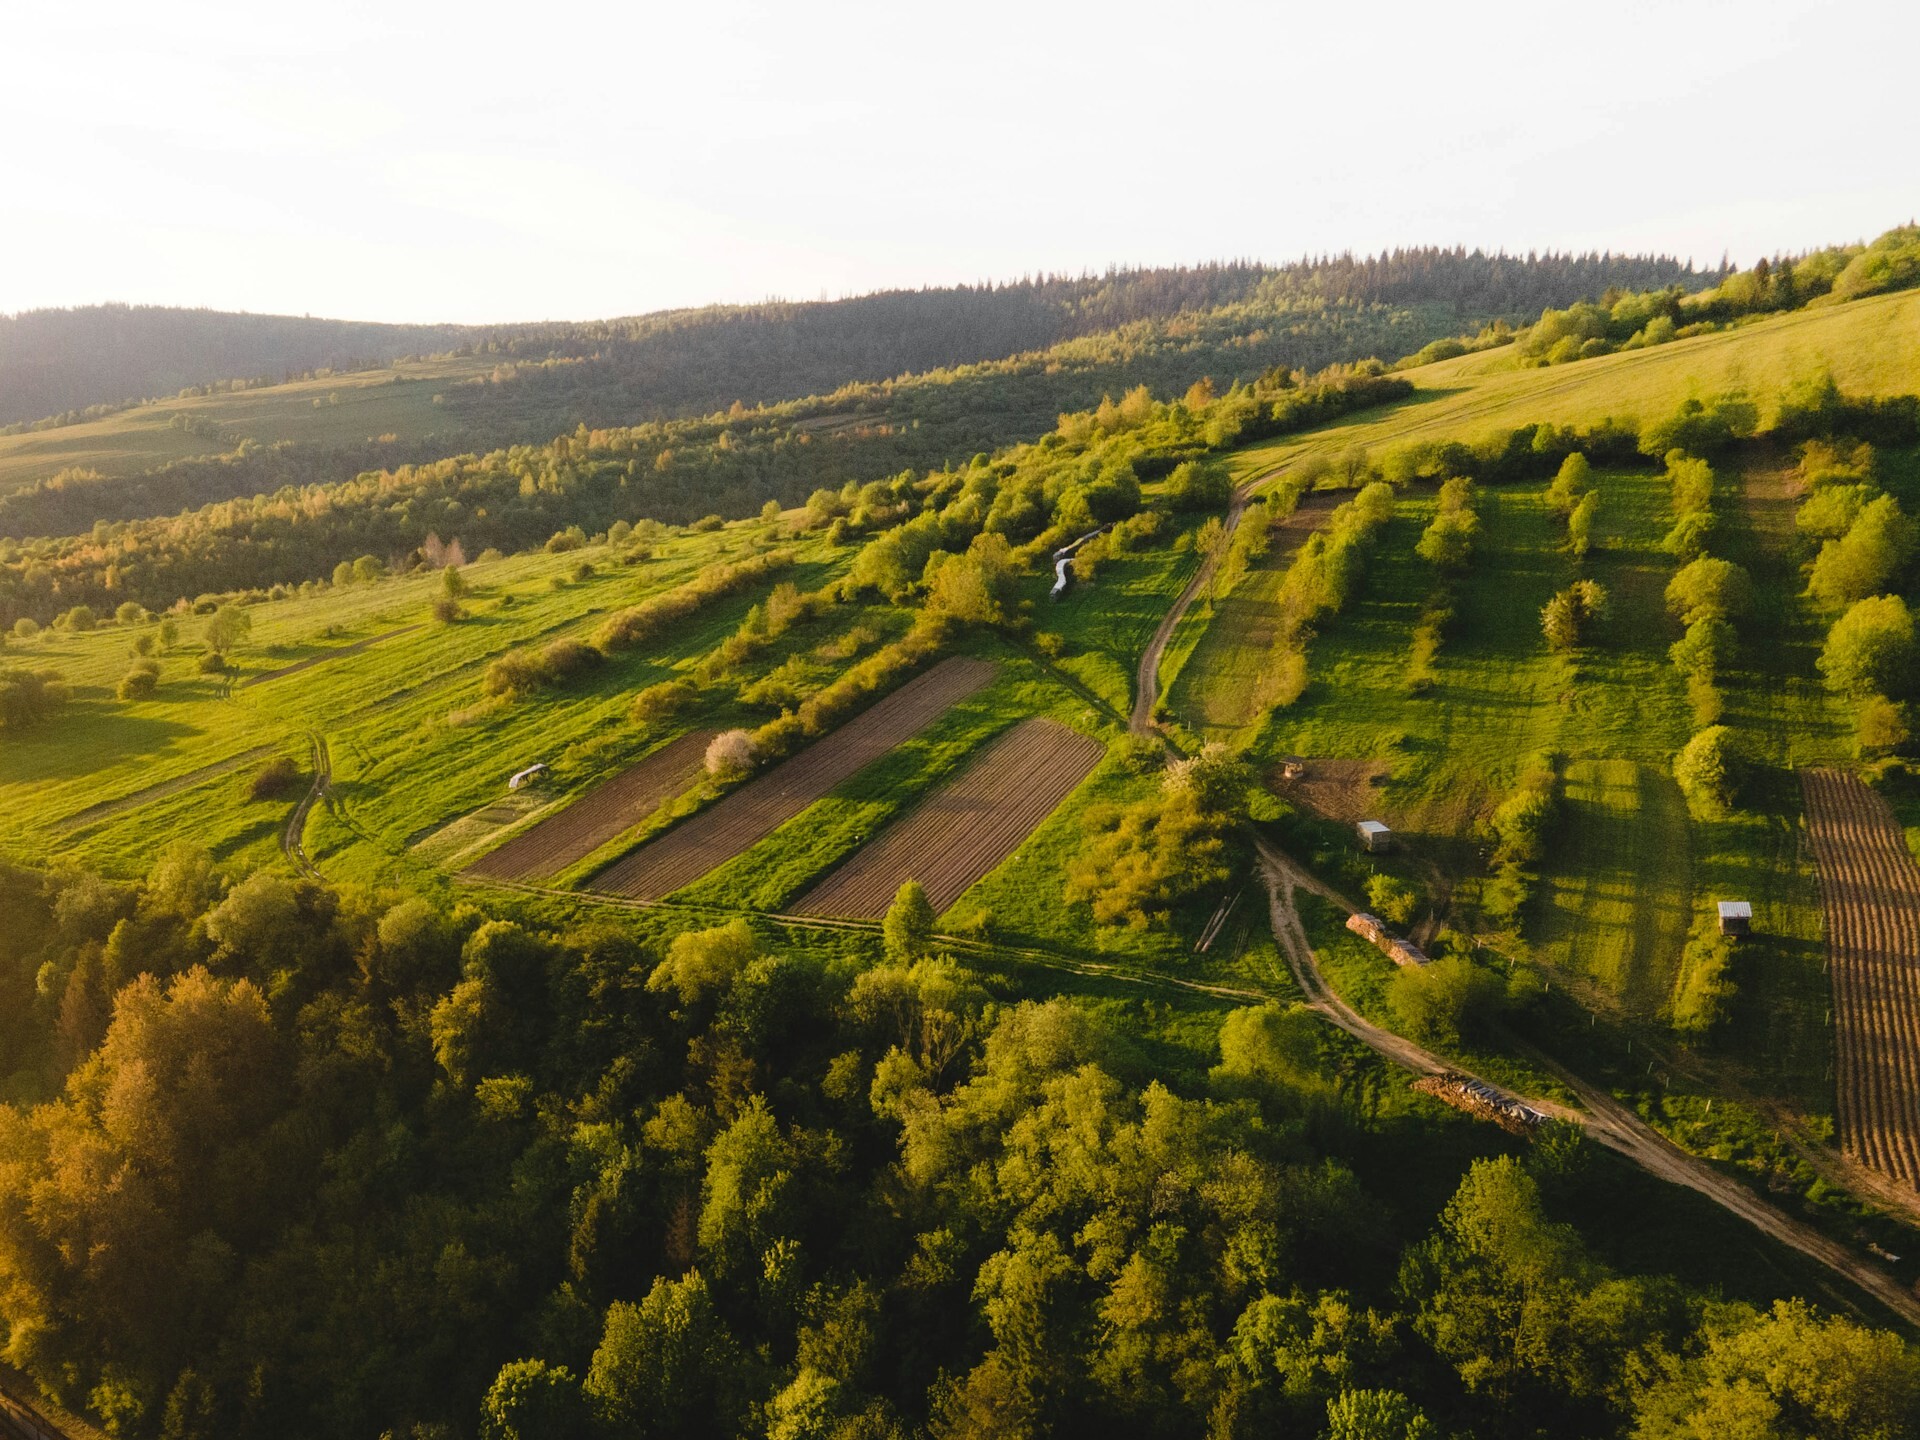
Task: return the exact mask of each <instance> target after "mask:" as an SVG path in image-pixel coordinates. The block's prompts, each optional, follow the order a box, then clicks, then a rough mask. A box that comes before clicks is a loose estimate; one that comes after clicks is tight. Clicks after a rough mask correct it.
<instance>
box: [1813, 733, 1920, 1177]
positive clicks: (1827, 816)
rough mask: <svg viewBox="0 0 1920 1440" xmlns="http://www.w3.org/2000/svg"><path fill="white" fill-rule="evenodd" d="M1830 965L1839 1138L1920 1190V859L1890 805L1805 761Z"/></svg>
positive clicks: (1882, 1169) (1847, 779) (1850, 778)
mask: <svg viewBox="0 0 1920 1440" xmlns="http://www.w3.org/2000/svg"><path fill="white" fill-rule="evenodd" d="M1800 783H1801V787H1802V789H1803V790H1804V792H1805V794H1806V801H1807V825H1808V830H1809V833H1810V835H1811V837H1812V840H1813V853H1814V858H1815V859H1816V860H1818V862H1819V867H1820V900H1821V904H1822V906H1823V907H1824V908H1825V910H1826V916H1827V956H1828V960H1829V962H1830V964H1831V967H1832V972H1833V1014H1834V1031H1835V1039H1836V1044H1837V1047H1838V1050H1839V1066H1838V1076H1837V1084H1836V1087H1835V1088H1836V1091H1837V1093H1838V1098H1839V1110H1840V1143H1841V1146H1842V1148H1843V1149H1845V1150H1846V1152H1847V1153H1848V1154H1850V1155H1852V1156H1854V1157H1856V1158H1857V1159H1859V1160H1861V1161H1862V1162H1863V1163H1865V1164H1867V1165H1870V1166H1872V1167H1873V1168H1874V1169H1875V1170H1878V1171H1880V1172H1881V1173H1882V1174H1885V1175H1890V1176H1892V1177H1894V1178H1896V1179H1899V1180H1903V1181H1905V1182H1906V1183H1907V1184H1908V1185H1912V1186H1915V1187H1916V1188H1920V865H1915V864H1914V861H1913V857H1912V856H1911V855H1910V854H1908V852H1907V846H1906V839H1905V837H1904V836H1903V834H1902V833H1901V830H1900V826H1899V823H1898V822H1897V821H1896V820H1895V819H1894V818H1893V812H1892V811H1891V810H1889V809H1888V808H1887V804H1886V802H1885V801H1884V800H1882V799H1881V798H1880V797H1879V796H1878V795H1876V794H1874V793H1873V791H1872V790H1870V789H1868V788H1867V786H1866V785H1865V784H1863V783H1862V782H1861V781H1860V780H1859V779H1857V778H1856V777H1854V776H1852V775H1848V774H1845V773H1843V772H1841V771H1838V770H1803V771H1801V772H1800Z"/></svg>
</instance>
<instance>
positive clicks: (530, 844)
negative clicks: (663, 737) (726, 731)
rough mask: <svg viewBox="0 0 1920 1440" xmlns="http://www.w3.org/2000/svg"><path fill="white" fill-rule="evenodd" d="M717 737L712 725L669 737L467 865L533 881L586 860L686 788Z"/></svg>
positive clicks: (496, 876)
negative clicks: (560, 808)
mask: <svg viewBox="0 0 1920 1440" xmlns="http://www.w3.org/2000/svg"><path fill="white" fill-rule="evenodd" d="M713 736H714V732H713V731H711V730H694V731H690V732H688V733H687V734H685V735H682V736H681V737H680V738H679V739H678V740H671V741H669V742H668V743H667V744H665V745H663V746H661V747H660V748H659V749H658V750H655V751H654V752H653V753H652V754H651V755H648V756H646V757H645V758H644V759H642V760H640V761H639V762H638V763H636V764H634V765H631V766H629V767H628V768H627V769H625V770H623V771H621V772H620V774H618V775H616V776H614V777H613V778H612V779H611V780H608V781H606V782H605V783H604V784H601V785H596V786H595V787H594V788H593V789H591V790H589V791H587V792H586V793H585V794H584V795H582V796H580V798H579V799H577V800H575V801H574V802H573V803H572V804H571V805H569V806H567V808H566V809H564V810H562V811H561V812H560V813H559V814H557V815H553V816H550V817H548V818H547V819H545V820H542V821H541V822H540V823H539V824H537V825H534V826H532V827H530V828H529V829H526V830H523V831H521V832H520V833H519V834H518V835H516V836H514V837H513V838H512V839H511V840H509V841H507V843H506V844H504V845H502V846H500V847H499V848H498V849H496V850H492V851H489V852H488V853H487V854H485V855H482V856H481V857H480V858H479V859H478V860H476V861H474V862H473V864H471V865H469V866H467V873H468V874H471V875H483V876H485V877H487V878H488V879H492V880H532V879H536V878H540V877H543V876H547V875H555V874H558V873H559V872H560V871H562V870H564V869H566V868H567V866H569V865H571V864H573V862H574V861H576V860H582V859H585V858H586V857H587V856H588V855H591V854H592V853H593V852H594V851H595V850H598V849H599V848H600V847H601V846H602V845H604V844H606V843H607V842H608V841H609V840H611V839H613V838H614V837H615V836H616V835H618V834H619V833H620V832H621V831H623V830H628V829H631V828H632V827H633V826H635V825H637V824H639V823H640V822H641V821H642V820H644V819H646V817H647V816H648V815H650V814H651V813H652V812H653V810H654V808H655V807H656V806H658V805H659V804H660V802H661V801H663V800H666V799H669V798H671V797H672V796H674V795H677V794H679V793H680V792H681V791H682V790H684V789H686V788H687V785H688V784H689V783H690V782H691V781H692V780H693V777H694V776H695V775H696V774H697V773H699V770H700V766H701V764H702V762H703V761H704V760H705V758H706V752H707V743H708V742H709V741H710V740H712V739H713Z"/></svg>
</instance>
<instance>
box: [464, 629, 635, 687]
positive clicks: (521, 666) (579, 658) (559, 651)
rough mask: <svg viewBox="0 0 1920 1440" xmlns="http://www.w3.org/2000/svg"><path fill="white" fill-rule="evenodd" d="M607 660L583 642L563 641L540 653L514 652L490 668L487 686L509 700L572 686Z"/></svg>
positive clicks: (552, 644)
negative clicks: (541, 691)
mask: <svg viewBox="0 0 1920 1440" xmlns="http://www.w3.org/2000/svg"><path fill="white" fill-rule="evenodd" d="M605 660H606V656H604V655H602V654H601V653H600V652H599V651H598V650H596V649H594V648H593V646H591V645H589V644H587V643H586V642H585V641H583V640H573V639H560V640H555V641H552V642H551V643H549V644H547V645H544V646H542V647H541V648H540V649H538V650H514V651H510V652H509V653H507V654H505V655H502V656H501V657H500V658H499V659H498V660H496V661H494V662H493V663H492V664H491V665H489V666H487V674H486V679H485V681H484V682H483V686H484V688H485V690H486V692H487V694H489V695H500V696H505V697H507V698H509V699H513V698H517V697H520V696H525V695H531V694H534V693H535V692H537V691H540V690H550V689H557V688H559V687H560V686H563V685H569V684H571V683H573V681H575V680H577V679H579V678H580V677H581V676H582V675H585V674H587V673H589V672H590V671H593V670H596V669H598V668H599V667H600V665H601V664H602V663H603V662H604V661H605Z"/></svg>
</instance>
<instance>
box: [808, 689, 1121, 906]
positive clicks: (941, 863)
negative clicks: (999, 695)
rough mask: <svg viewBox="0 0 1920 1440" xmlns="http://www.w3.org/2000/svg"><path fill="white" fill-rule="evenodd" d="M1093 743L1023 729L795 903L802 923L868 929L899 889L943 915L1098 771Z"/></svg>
mask: <svg viewBox="0 0 1920 1440" xmlns="http://www.w3.org/2000/svg"><path fill="white" fill-rule="evenodd" d="M1101 754H1102V747H1101V745H1100V742H1099V741H1097V740H1093V739H1090V738H1089V737H1087V736H1085V735H1082V734H1080V733H1079V732H1078V731H1075V730H1070V729H1068V728H1067V727H1066V726H1064V725H1059V724H1056V723H1055V722H1053V721H1051V720H1043V719H1030V720H1023V721H1021V722H1020V723H1019V724H1018V725H1015V726H1014V727H1013V728H1012V729H1011V730H1009V731H1007V732H1006V733H1005V734H1004V735H1002V736H1000V738H999V739H997V740H995V741H994V742H993V743H992V744H990V745H988V746H987V747H986V748H985V749H984V750H982V751H981V752H980V754H979V755H978V756H976V757H975V759H974V760H973V762H972V763H971V764H970V765H968V766H967V768H966V769H965V770H964V771H963V772H962V773H961V774H959V775H958V776H956V777H955V778H954V779H953V780H952V781H951V782H950V783H949V784H947V785H945V786H943V787H942V788H941V789H940V790H938V791H936V792H935V793H934V794H933V795H931V796H929V797H928V798H927V799H926V800H925V801H924V802H923V803H922V804H921V805H920V806H919V807H918V808H916V809H915V810H914V811H913V813H912V814H910V815H908V816H906V817H905V818H904V819H902V820H901V821H899V822H898V823H897V824H895V825H893V826H890V827H889V828H888V829H887V830H886V831H885V832H883V833H882V834H881V835H880V837H879V838H878V839H877V840H875V841H874V842H873V843H872V844H870V845H868V846H866V847H864V848H863V849H861V850H860V851H859V853H857V854H856V855H855V856H854V857H853V858H852V859H851V860H849V861H848V862H847V863H846V864H844V865H842V866H841V867H840V868H839V869H837V870H835V871H834V872H833V873H832V874H831V875H829V876H828V877H827V878H826V879H825V880H824V881H822V882H821V883H820V884H819V885H817V886H815V887H814V888H813V889H812V890H810V891H809V892H808V893H807V894H805V895H803V896H802V897H801V898H800V900H799V901H798V902H797V903H796V905H795V906H794V909H795V910H796V911H797V912H798V913H800V914H802V915H836V916H844V917H848V918H852V919H866V920H875V919H878V918H879V917H880V916H882V915H884V914H885V913H886V911H887V906H888V904H889V903H890V902H891V901H892V899H893V896H894V893H895V892H896V891H897V890H898V889H899V888H900V886H901V885H902V884H904V883H905V882H906V881H907V880H910V879H911V880H918V881H919V882H920V883H921V884H922V885H923V886H925V887H926V891H927V898H928V899H929V900H930V901H932V903H933V908H934V910H935V911H943V910H945V909H947V908H948V907H949V906H951V905H952V904H953V902H954V901H956V900H958V899H959V898H960V897H961V895H963V894H965V893H966V891H967V890H969V889H970V888H972V886H973V885H974V883H975V882H976V881H978V880H979V879H980V877H981V876H983V875H985V874H986V873H987V872H988V871H990V870H992V869H993V868H994V867H995V866H996V865H998V864H999V863H1000V862H1001V861H1002V860H1004V859H1006V857H1007V856H1008V855H1011V854H1012V853H1013V852H1014V851H1015V850H1016V849H1018V848H1019V846H1020V844H1021V842H1022V841H1024V840H1025V839H1026V838H1027V836H1028V835H1030V834H1031V833H1032V832H1033V829H1034V827H1035V826H1036V825H1038V824H1039V823H1040V822H1041V821H1042V820H1044V819H1046V817H1047V816H1048V815H1049V814H1051V813H1052V812H1053V810H1054V808H1055V807H1056V806H1057V805H1059V804H1060V802H1061V801H1062V800H1064V799H1066V797H1067V796H1068V795H1069V794H1071V793H1072V792H1073V790H1074V788H1075V787H1076V786H1077V785H1079V784H1080V782H1081V781H1082V780H1084V779H1086V777H1087V775H1088V773H1089V772H1090V771H1092V769H1093V767H1094V765H1095V764H1096V763H1097V762H1098V761H1099V759H1100V756H1101Z"/></svg>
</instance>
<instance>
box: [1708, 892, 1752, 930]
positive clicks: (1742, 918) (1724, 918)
mask: <svg viewBox="0 0 1920 1440" xmlns="http://www.w3.org/2000/svg"><path fill="white" fill-rule="evenodd" d="M1717 908H1718V910H1719V912H1720V933H1721V934H1722V935H1751V934H1752V933H1753V906H1752V905H1751V904H1750V903H1748V902H1747V901H1745V900H1722V901H1721V902H1720V903H1719V905H1718V907H1717Z"/></svg>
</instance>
